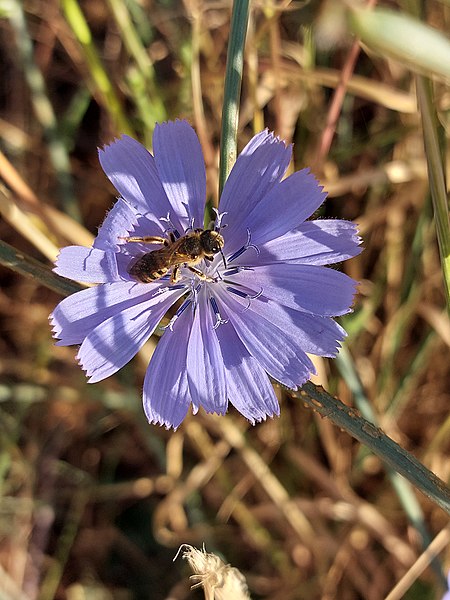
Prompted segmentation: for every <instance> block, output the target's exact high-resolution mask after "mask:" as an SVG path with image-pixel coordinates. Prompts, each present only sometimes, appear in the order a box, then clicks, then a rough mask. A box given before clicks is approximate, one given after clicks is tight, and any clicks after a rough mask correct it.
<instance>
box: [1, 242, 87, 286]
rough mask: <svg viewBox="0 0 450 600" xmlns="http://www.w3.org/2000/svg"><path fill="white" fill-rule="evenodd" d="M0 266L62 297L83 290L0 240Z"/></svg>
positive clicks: (77, 284)
mask: <svg viewBox="0 0 450 600" xmlns="http://www.w3.org/2000/svg"><path fill="white" fill-rule="evenodd" d="M0 264H2V265H3V266H5V267H8V268H9V269H12V270H13V271H16V273H20V274H21V275H25V276H26V277H30V278H31V279H34V280H35V281H37V282H38V283H40V284H42V285H45V287H48V288H50V289H51V290H53V291H54V292H57V293H58V294H62V295H63V296H69V295H70V294H73V293H75V292H79V291H80V290H83V289H85V288H84V287H82V286H81V285H80V284H79V283H75V281H70V280H69V279H65V278H64V277H60V276H59V275H57V274H56V273H53V271H52V270H51V269H50V268H49V267H47V266H46V265H43V264H42V263H40V262H39V261H37V260H35V259H34V258H32V257H31V256H28V255H27V254H25V253H24V252H21V251H19V250H17V249H16V248H13V247H12V246H10V245H9V244H7V243H6V242H3V241H2V240H0Z"/></svg>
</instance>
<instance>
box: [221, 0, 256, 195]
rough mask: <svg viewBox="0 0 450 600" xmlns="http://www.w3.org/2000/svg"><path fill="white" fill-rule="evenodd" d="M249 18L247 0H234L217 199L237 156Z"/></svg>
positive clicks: (226, 73) (226, 74)
mask: <svg viewBox="0 0 450 600" xmlns="http://www.w3.org/2000/svg"><path fill="white" fill-rule="evenodd" d="M248 17H249V0H235V1H234V3H233V14H232V16H231V30H230V38H229V41H228V54H227V66H226V71H225V89H224V96H223V108H222V132H221V138H220V165H219V196H220V194H221V193H222V190H223V186H224V185H225V181H226V180H227V177H228V175H229V174H230V171H231V169H232V167H233V165H234V163H235V161H236V156H237V128H238V121H239V102H240V96H241V86H242V70H243V67H244V46H245V38H246V34H247V25H248Z"/></svg>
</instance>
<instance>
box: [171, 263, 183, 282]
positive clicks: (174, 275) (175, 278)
mask: <svg viewBox="0 0 450 600" xmlns="http://www.w3.org/2000/svg"><path fill="white" fill-rule="evenodd" d="M180 278H181V273H180V265H176V266H175V267H173V269H172V275H171V276H170V283H177V282H178V281H180Z"/></svg>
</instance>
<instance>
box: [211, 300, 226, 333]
mask: <svg viewBox="0 0 450 600" xmlns="http://www.w3.org/2000/svg"><path fill="white" fill-rule="evenodd" d="M209 302H210V304H211V307H212V309H213V313H214V315H215V317H216V322H215V324H214V325H213V329H217V328H218V327H219V325H224V324H225V323H228V319H222V317H221V315H220V310H219V307H218V306H217V302H216V299H215V298H214V297H213V296H210V297H209Z"/></svg>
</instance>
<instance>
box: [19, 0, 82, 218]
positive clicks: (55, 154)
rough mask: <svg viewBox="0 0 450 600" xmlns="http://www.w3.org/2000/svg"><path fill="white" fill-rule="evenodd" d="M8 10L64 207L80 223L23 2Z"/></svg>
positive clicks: (62, 148) (68, 163)
mask: <svg viewBox="0 0 450 600" xmlns="http://www.w3.org/2000/svg"><path fill="white" fill-rule="evenodd" d="M9 8H10V10H9V12H8V18H9V21H10V23H11V25H12V27H13V29H14V32H15V34H16V40H17V49H18V52H19V57H20V60H21V63H22V65H23V69H24V73H25V78H26V81H27V84H28V87H29V89H30V95H31V102H32V104H33V108H34V112H35V115H36V118H37V119H38V121H39V123H40V125H41V127H42V129H43V131H44V136H45V138H46V141H47V143H48V153H49V157H50V161H51V163H52V165H53V168H54V169H55V174H56V179H57V182H58V186H59V191H60V196H61V204H62V206H63V208H64V210H65V212H66V213H67V214H68V215H70V216H71V217H72V218H74V219H75V220H77V221H80V220H81V214H80V210H79V207H78V203H77V200H76V197H75V195H74V193H73V186H72V176H71V173H70V160H69V155H68V153H67V151H66V147H65V144H64V141H63V140H62V139H61V136H60V133H59V130H58V124H57V120H56V116H55V113H54V111H53V106H52V104H51V102H50V100H49V97H48V94H47V87H46V85H45V81H44V77H43V75H42V73H41V71H40V69H39V68H38V66H37V65H36V63H35V60H34V52H33V43H32V41H31V39H30V35H29V33H28V28H27V24H26V20H25V15H24V12H23V8H22V3H21V2H19V1H18V0H10V6H9Z"/></svg>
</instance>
